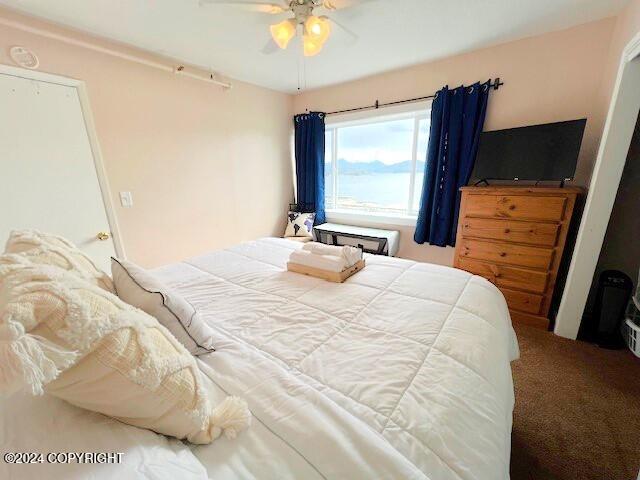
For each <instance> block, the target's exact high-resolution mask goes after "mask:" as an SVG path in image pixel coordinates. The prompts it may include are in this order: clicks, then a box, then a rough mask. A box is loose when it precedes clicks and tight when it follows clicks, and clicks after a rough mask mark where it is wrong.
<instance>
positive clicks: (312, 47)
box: [302, 35, 322, 57]
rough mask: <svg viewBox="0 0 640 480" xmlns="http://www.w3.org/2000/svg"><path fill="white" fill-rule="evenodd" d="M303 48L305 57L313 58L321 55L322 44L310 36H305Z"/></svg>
mask: <svg viewBox="0 0 640 480" xmlns="http://www.w3.org/2000/svg"><path fill="white" fill-rule="evenodd" d="M302 47H303V51H304V56H305V57H313V56H315V55H317V54H319V53H320V50H322V42H319V41H318V40H316V39H315V38H312V37H310V36H309V35H304V36H303V37H302Z"/></svg>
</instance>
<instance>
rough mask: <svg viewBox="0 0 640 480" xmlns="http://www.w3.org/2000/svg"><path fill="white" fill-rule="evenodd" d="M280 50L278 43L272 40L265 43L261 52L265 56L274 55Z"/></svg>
mask: <svg viewBox="0 0 640 480" xmlns="http://www.w3.org/2000/svg"><path fill="white" fill-rule="evenodd" d="M279 50H280V47H279V46H278V44H277V43H276V42H274V41H273V38H270V39H269V41H268V42H267V43H265V45H264V47H262V50H261V52H262V53H263V54H264V55H272V54H274V53H276V52H278V51H279Z"/></svg>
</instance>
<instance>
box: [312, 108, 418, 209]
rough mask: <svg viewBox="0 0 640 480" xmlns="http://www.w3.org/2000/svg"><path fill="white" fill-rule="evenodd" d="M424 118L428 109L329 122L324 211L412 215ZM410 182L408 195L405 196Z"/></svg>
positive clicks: (415, 204)
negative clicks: (347, 121)
mask: <svg viewBox="0 0 640 480" xmlns="http://www.w3.org/2000/svg"><path fill="white" fill-rule="evenodd" d="M429 123H430V121H429V112H428V111H425V110H424V109H423V110H420V111H416V112H414V113H407V114H403V115H399V116H394V117H391V118H389V117H387V119H385V118H384V117H377V118H376V117H372V118H371V119H370V120H369V121H364V122H363V121H358V122H357V123H355V124H349V123H346V124H343V125H340V124H338V125H337V126H334V127H332V126H331V125H328V126H327V130H326V153H325V162H326V164H325V195H326V199H325V203H326V208H327V210H339V211H353V212H361V213H379V214H385V215H391V216H406V215H409V216H415V215H417V213H418V204H419V201H420V195H421V192H422V182H423V176H424V163H425V158H426V154H427V145H428V142H429ZM416 127H417V128H416ZM334 136H335V138H334ZM414 145H417V149H415V150H414ZM412 185H413V197H412V198H409V197H410V195H411V186H412Z"/></svg>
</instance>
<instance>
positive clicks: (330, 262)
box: [289, 250, 350, 272]
mask: <svg viewBox="0 0 640 480" xmlns="http://www.w3.org/2000/svg"><path fill="white" fill-rule="evenodd" d="M289 261H290V262H292V263H298V264H300V265H306V266H307V267H312V268H319V269H320V270H326V271H328V272H341V271H343V270H345V269H346V268H347V267H349V266H350V265H347V261H346V260H345V259H344V258H342V257H337V256H335V255H316V254H314V253H311V252H309V251H306V250H294V251H293V252H291V255H290V256H289Z"/></svg>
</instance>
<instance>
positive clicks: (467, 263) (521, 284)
mask: <svg viewBox="0 0 640 480" xmlns="http://www.w3.org/2000/svg"><path fill="white" fill-rule="evenodd" d="M457 267H458V268H461V269H462V270H466V271H467V272H471V273H475V274H476V275H480V276H481V277H484V278H486V279H487V280H489V281H490V282H491V283H494V284H496V285H497V286H498V287H501V288H502V287H511V288H517V289H521V290H528V291H530V292H534V293H544V291H545V289H546V288H547V279H548V278H549V274H548V273H547V272H538V271H536V270H525V269H524V268H516V267H507V266H505V265H496V264H493V263H486V262H479V261H477V260H471V259H469V258H460V259H458V265H457Z"/></svg>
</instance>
